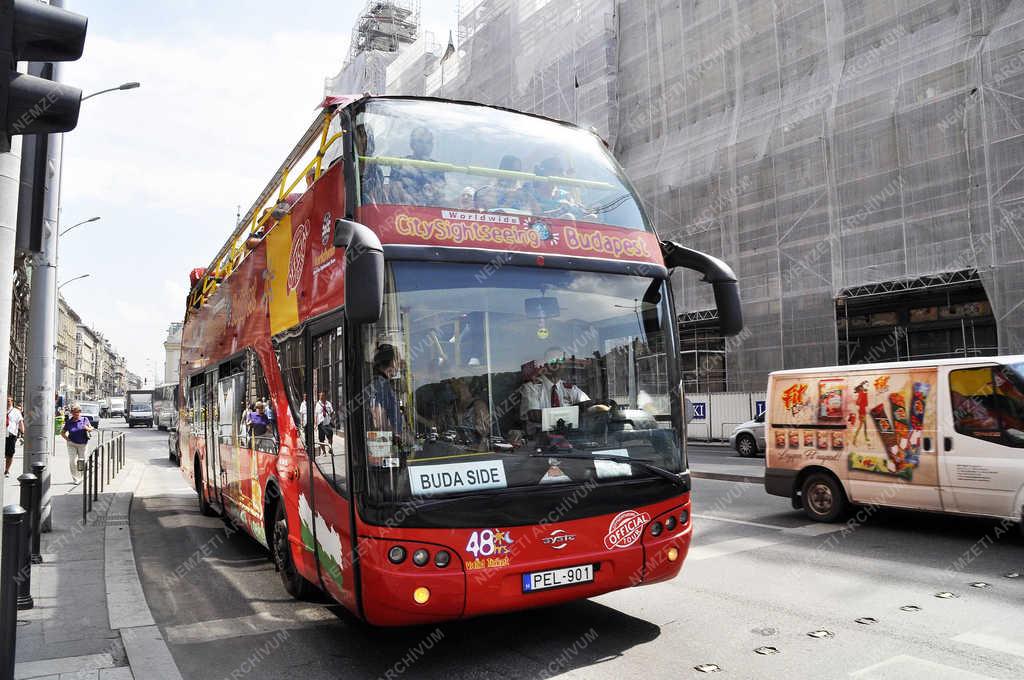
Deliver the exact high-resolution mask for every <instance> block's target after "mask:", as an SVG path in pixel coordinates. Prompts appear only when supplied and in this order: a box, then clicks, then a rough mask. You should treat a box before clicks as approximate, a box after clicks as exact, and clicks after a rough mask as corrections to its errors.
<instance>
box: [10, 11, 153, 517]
mask: <svg viewBox="0 0 1024 680" xmlns="http://www.w3.org/2000/svg"><path fill="white" fill-rule="evenodd" d="M51 4H53V2H52V1H51ZM57 4H60V3H59V2H58V3H57ZM56 66H59V65H57V64H55V67H56ZM52 75H53V77H52V78H51V79H52V80H54V81H56V82H59V81H60V70H59V69H58V68H54V70H53V74H52ZM137 87H139V83H136V82H131V83H124V84H122V85H119V86H118V87H115V88H109V89H107V90H103V91H101V92H95V93H93V94H91V95H88V96H86V97H83V98H82V101H84V100H86V99H91V98H92V97H95V96H96V95H99V94H101V93H102V92H109V91H111V90H131V89H135V88H137ZM39 138H40V140H39V143H43V140H45V144H46V146H45V157H40V158H39V159H38V162H40V163H42V164H43V167H42V168H40V169H39V171H40V176H44V177H45V181H42V182H41V183H39V185H38V186H35V185H33V186H32V187H31V195H30V196H28V197H27V198H26V199H25V200H31V201H33V202H35V201H40V202H41V207H42V211H41V213H42V214H41V219H42V224H43V239H42V243H41V244H40V247H39V251H38V253H37V254H36V255H35V257H34V259H33V263H32V303H31V306H30V307H29V331H28V335H29V341H28V357H27V362H26V363H27V371H26V379H25V383H26V385H27V387H26V390H25V392H26V393H25V405H26V407H27V409H26V411H27V412H26V413H25V430H26V432H25V454H24V457H25V463H26V465H28V464H30V463H45V464H48V463H49V457H50V456H51V454H52V453H53V443H54V442H53V440H54V437H53V418H54V408H53V400H54V395H55V394H56V389H55V386H54V378H55V375H56V370H55V368H56V356H55V346H56V342H55V340H56V334H57V320H58V304H57V298H58V290H59V288H60V287H62V286H64V285H67V284H68V283H71V281H65V282H64V283H63V284H61V285H60V286H58V285H57V243H58V241H59V240H60V239H59V229H58V224H57V216H58V214H59V213H60V183H61V164H62V159H63V139H64V138H63V135H61V134H49V135H39ZM36 155H37V154H35V153H33V154H31V155H29V154H25V155H24V157H23V159H22V161H23V163H22V173H21V176H22V178H25V177H35V176H36V173H37V169H36V158H35V156H36ZM44 169H45V172H42V171H43V170H44ZM91 221H94V220H91ZM77 226H79V225H72V227H71V228H74V227H77ZM67 231H70V228H69V229H67V230H65V233H66V232H67ZM79 278H85V277H84V276H80V277H77V278H76V279H72V280H78V279H79ZM40 489H41V493H42V508H41V513H40V514H41V517H40V526H41V527H42V530H43V531H49V530H50V524H51V522H50V509H51V504H50V490H49V489H50V472H49V467H47V468H46V469H45V470H44V471H43V477H42V479H41V480H40Z"/></svg>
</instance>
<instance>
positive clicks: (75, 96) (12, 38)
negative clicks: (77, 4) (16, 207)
mask: <svg viewBox="0 0 1024 680" xmlns="http://www.w3.org/2000/svg"><path fill="white" fill-rule="evenodd" d="M88 23H89V20H88V19H87V18H86V17H84V16H82V15H81V14H75V13H74V12H69V11H68V10H66V9H62V8H60V7H54V6H52V5H48V4H46V3H44V2H40V0H0V61H2V63H0V151H8V150H9V149H10V136H11V135H32V134H49V133H51V132H67V131H68V130H73V129H74V128H75V126H76V125H78V109H79V107H80V106H81V103H82V91H81V90H80V89H78V88H77V87H71V86H69V85H64V84H62V83H56V82H53V81H52V80H47V79H46V78H45V77H42V78H40V77H37V76H32V75H27V74H24V73H18V71H17V70H16V69H17V63H18V62H19V61H34V62H44V63H45V62H54V61H74V60H75V59H78V58H79V57H81V56H82V50H83V49H84V48H85V31H86V28H87V26H88ZM4 71H6V73H4ZM47 73H48V69H45V68H44V69H43V71H42V74H43V75H44V76H45V75H46V74H47Z"/></svg>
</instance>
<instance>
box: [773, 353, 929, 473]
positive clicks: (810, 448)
mask: <svg viewBox="0 0 1024 680" xmlns="http://www.w3.org/2000/svg"><path fill="white" fill-rule="evenodd" d="M936 377H937V371H936V370H935V369H927V368H926V369H920V370H894V371H889V372H885V373H878V372H874V373H850V374H846V375H825V374H819V375H808V376H803V377H791V376H784V377H779V378H777V379H776V380H775V381H774V384H773V389H772V394H771V395H770V396H769V398H770V400H771V409H770V412H769V420H770V423H769V427H768V432H767V433H766V435H767V440H768V441H767V443H768V449H769V453H768V455H769V458H770V461H771V462H770V465H771V466H772V467H781V468H789V469H799V468H802V467H804V466H806V465H810V464H818V465H823V466H825V467H828V468H830V469H832V470H834V471H835V472H837V473H840V474H841V476H847V475H848V476H849V477H850V478H852V479H862V480H875V481H878V480H879V479H880V478H890V479H896V480H903V481H905V482H907V483H911V484H923V485H930V486H934V485H936V484H937V483H938V466H937V461H936V456H935V450H936V449H935V446H936V443H935V431H936V412H937V409H936V401H937V397H936V394H935V384H936Z"/></svg>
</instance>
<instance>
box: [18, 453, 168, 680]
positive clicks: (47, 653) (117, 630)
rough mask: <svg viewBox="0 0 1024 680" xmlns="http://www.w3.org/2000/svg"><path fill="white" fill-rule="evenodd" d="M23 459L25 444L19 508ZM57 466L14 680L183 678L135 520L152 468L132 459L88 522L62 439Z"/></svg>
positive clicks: (21, 619)
mask: <svg viewBox="0 0 1024 680" xmlns="http://www.w3.org/2000/svg"><path fill="white" fill-rule="evenodd" d="M97 443H98V440H96V439H94V440H93V442H92V446H93V447H95V446H96V445H97ZM90 450H91V449H90ZM22 460H23V459H22V449H21V447H20V446H19V448H18V451H17V452H16V454H15V459H14V464H13V465H12V466H11V474H10V477H9V478H8V479H6V480H5V489H4V502H5V503H8V504H9V503H16V502H17V499H18V493H19V490H18V484H17V477H18V475H20V474H21V472H22ZM48 467H49V469H50V473H51V478H50V493H51V499H52V501H51V507H52V514H51V517H52V531H51V532H49V533H44V534H43V535H42V538H41V545H40V552H41V554H42V557H43V563H42V564H39V565H34V566H33V567H32V597H33V599H34V601H35V606H34V607H33V608H32V609H29V610H25V611H19V612H18V633H17V635H18V638H17V650H16V662H17V663H16V665H15V671H14V677H15V678H16V680H29V679H30V678H31V679H37V678H38V679H39V680H70V679H71V678H74V679H75V680H86V679H88V680H133V679H137V680H141V679H144V678H161V679H164V678H166V679H168V680H180V678H181V676H180V674H178V672H177V668H176V667H175V666H174V662H173V660H172V659H171V658H170V652H169V651H168V650H167V647H166V645H165V644H164V641H163V638H162V636H161V635H160V632H159V630H157V628H156V626H155V625H154V622H153V619H152V617H151V615H150V613H149V606H148V605H147V604H146V599H145V595H144V594H143V592H142V585H141V583H140V581H139V577H138V572H137V570H136V567H135V559H134V556H133V553H132V548H131V536H130V533H129V528H128V516H129V511H130V507H131V500H132V496H133V493H134V491H135V488H136V487H137V486H138V484H139V482H140V481H141V479H142V473H143V470H144V465H142V464H139V463H137V462H132V461H131V460H130V458H129V459H128V460H127V461H126V463H125V467H124V468H123V469H122V470H121V472H120V473H119V474H118V476H117V477H116V478H114V479H113V480H111V482H110V484H109V485H107V486H105V488H104V490H103V492H102V493H100V494H99V497H98V499H97V500H95V501H94V502H93V509H92V512H91V513H90V515H89V518H88V522H85V523H83V521H82V485H81V484H78V485H73V483H72V480H71V472H70V469H69V466H68V457H67V447H66V444H65V442H64V440H63V439H60V438H59V437H58V438H56V443H55V445H54V455H53V456H52V457H51V458H50V464H49V466H48ZM161 648H162V649H161ZM168 662H169V664H170V665H169V666H168Z"/></svg>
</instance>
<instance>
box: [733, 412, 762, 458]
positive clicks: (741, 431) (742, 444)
mask: <svg viewBox="0 0 1024 680" xmlns="http://www.w3.org/2000/svg"><path fill="white" fill-rule="evenodd" d="M729 446H731V447H732V448H734V449H736V451H737V453H739V454H740V455H741V456H743V457H744V458H749V457H751V456H756V455H757V454H759V453H764V448H765V444H764V414H763V413H762V414H761V415H759V416H758V417H756V418H754V419H753V420H748V421H747V422H745V423H741V424H739V425H737V426H736V429H735V430H733V431H732V434H730V435H729Z"/></svg>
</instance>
